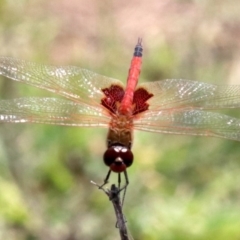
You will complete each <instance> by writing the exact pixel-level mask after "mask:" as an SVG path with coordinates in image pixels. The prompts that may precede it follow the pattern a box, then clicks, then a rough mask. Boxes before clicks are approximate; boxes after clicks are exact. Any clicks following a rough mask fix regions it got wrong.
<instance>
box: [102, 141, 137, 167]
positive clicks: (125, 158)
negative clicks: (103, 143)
mask: <svg viewBox="0 0 240 240" xmlns="http://www.w3.org/2000/svg"><path fill="white" fill-rule="evenodd" d="M120 159H121V160H122V164H124V165H125V166H126V167H129V166H131V165H132V163H133V154H132V151H131V150H129V149H128V148H126V147H123V146H111V147H110V148H108V149H107V150H106V152H105V153H104V155H103V160H104V162H105V164H106V165H107V166H109V167H110V166H111V165H112V164H119V163H120V162H119V160H120Z"/></svg>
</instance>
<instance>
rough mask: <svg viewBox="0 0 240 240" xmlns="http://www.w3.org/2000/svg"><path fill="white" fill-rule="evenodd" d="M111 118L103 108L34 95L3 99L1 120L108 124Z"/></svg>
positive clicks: (99, 125) (96, 125)
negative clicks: (31, 96) (32, 96)
mask: <svg viewBox="0 0 240 240" xmlns="http://www.w3.org/2000/svg"><path fill="white" fill-rule="evenodd" d="M109 121H110V117H109V116H108V115H107V114H106V113H105V111H104V110H103V109H101V108H98V107H94V106H90V105H83V104H81V105H79V104H78V103H75V102H72V101H69V100H65V99H58V98H35V97H34V98H18V99H13V100H1V101H0V122H9V123H25V122H29V123H47V124H57V125H67V126H85V127H108V123H109Z"/></svg>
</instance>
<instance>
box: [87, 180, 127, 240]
mask: <svg viewBox="0 0 240 240" xmlns="http://www.w3.org/2000/svg"><path fill="white" fill-rule="evenodd" d="M91 183H93V184H94V185H96V186H98V185H97V184H96V183H95V182H93V181H91ZM98 187H99V186H98ZM99 189H101V190H103V191H104V192H105V193H106V195H107V196H108V197H109V200H110V201H111V202H112V204H113V208H114V211H115V215H116V219H117V223H116V227H117V228H118V229H119V234H120V237H121V240H130V238H129V236H128V232H127V227H126V220H125V219H124V216H123V211H122V204H121V200H120V192H119V189H118V188H117V187H116V185H115V184H112V186H111V189H104V188H102V187H100V188H99Z"/></svg>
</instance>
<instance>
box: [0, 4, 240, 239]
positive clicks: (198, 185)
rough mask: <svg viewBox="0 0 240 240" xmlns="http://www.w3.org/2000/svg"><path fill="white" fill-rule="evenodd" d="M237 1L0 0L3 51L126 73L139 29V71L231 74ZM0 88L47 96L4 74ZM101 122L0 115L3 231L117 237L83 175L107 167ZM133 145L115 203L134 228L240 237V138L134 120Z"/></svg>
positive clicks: (172, 235) (106, 206)
mask: <svg viewBox="0 0 240 240" xmlns="http://www.w3.org/2000/svg"><path fill="white" fill-rule="evenodd" d="M239 10H240V1H238V0H230V1H223V0H216V1H206V0H203V1H190V0H182V1H180V0H179V1H173V0H169V1H159V0H150V1H137V0H132V1H127V0H122V1H110V0H106V1H99V0H90V1H84V0H78V1H77V0H72V1H67V0H52V1H47V0H36V1H30V0H18V1H13V0H1V1H0V55H1V56H11V57H15V58H20V59H25V60H29V61H33V62H39V63H46V64H51V65H76V66H80V67H83V68H87V69H90V70H92V71H95V72H97V73H100V74H102V75H106V76H110V77H113V78H118V79H120V80H122V81H125V79H126V76H127V73H128V68H129V63H130V60H131V57H132V53H133V48H134V46H135V44H136V41H137V38H138V37H142V38H143V47H144V58H143V69H142V75H141V81H154V80H160V79H165V78H185V79H193V80H199V81H204V82H208V83H216V84H240V46H239V45H240V41H239V39H240V14H239ZM0 93H1V99H5V98H14V97H20V96H49V93H48V92H44V91H42V90H39V89H35V88H32V87H29V86H24V85H22V84H19V83H16V82H12V81H10V80H8V79H6V78H3V77H1V81H0ZM228 114H230V115H233V116H238V117H240V113H239V111H238V110H234V111H229V112H228ZM106 133H107V131H106V130H105V129H81V128H71V127H59V126H45V125H40V124H39V125H37V124H36V125H34V124H33V125H31V124H25V125H24V124H22V125H21V124H19V125H18V124H1V126H0V192H1V194H0V239H10V240H22V239H24V240H25V239H26V240H40V239H44V240H46V239H48V240H55V239H58V240H77V239H81V240H82V239H94V240H95V239H96V240H97V239H99V240H100V239H105V240H108V239H109V240H110V239H119V236H118V230H117V229H116V228H115V221H116V220H115V216H114V212H113V209H112V206H111V204H110V203H109V201H108V199H107V197H106V196H105V195H104V194H103V193H102V192H100V191H98V190H97V188H96V187H94V186H93V185H91V184H90V180H94V181H96V182H98V183H101V182H102V180H103V178H104V177H105V175H106V173H107V168H106V167H105V166H104V164H103V163H102V154H103V152H104V151H105V138H106ZM133 152H134V154H135V163H134V165H133V166H132V167H131V168H130V169H129V178H130V186H129V188H128V192H127V197H126V200H125V206H124V213H125V217H126V219H127V221H128V222H127V224H128V228H129V231H130V232H131V235H132V237H133V239H138V240H143V239H149V240H151V239H163V240H180V239H182V240H188V239H189V240H195V239H196V240H208V239H218V240H228V239H231V240H235V239H236V240H237V239H238V240H239V239H240V184H239V183H240V143H239V142H234V141H228V140H221V139H215V138H204V137H189V136H173V135H161V134H153V133H140V132H136V133H135V142H134V146H133ZM116 181H117V178H116V175H113V176H112V178H111V182H116Z"/></svg>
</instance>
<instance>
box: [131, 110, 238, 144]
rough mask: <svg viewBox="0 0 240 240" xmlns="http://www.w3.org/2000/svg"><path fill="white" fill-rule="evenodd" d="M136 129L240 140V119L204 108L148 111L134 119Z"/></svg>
mask: <svg viewBox="0 0 240 240" xmlns="http://www.w3.org/2000/svg"><path fill="white" fill-rule="evenodd" d="M134 126H135V129H138V130H143V131H150V132H159V133H169V134H186V135H199V136H213V137H220V138H227V139H232V140H237V141H240V120H239V119H237V118H233V117H229V116H227V115H224V114H220V113H214V112H206V111H202V110H186V109H175V110H171V109H170V110H162V111H159V112H158V113H156V112H153V111H146V112H145V113H144V114H142V115H141V117H139V118H138V119H135V120H134Z"/></svg>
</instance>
